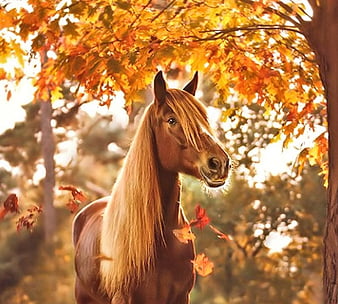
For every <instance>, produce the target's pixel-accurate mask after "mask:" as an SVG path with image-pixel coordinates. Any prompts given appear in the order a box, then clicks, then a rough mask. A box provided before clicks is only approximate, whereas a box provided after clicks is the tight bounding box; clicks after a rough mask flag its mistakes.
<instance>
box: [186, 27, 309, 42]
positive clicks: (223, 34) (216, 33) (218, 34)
mask: <svg viewBox="0 0 338 304" xmlns="http://www.w3.org/2000/svg"><path fill="white" fill-rule="evenodd" d="M260 30H280V31H291V32H295V33H297V34H301V35H303V33H302V32H301V31H300V30H299V29H298V28H297V27H292V26H285V25H269V24H255V25H248V26H244V27H241V26H237V27H232V28H229V29H224V30H207V31H201V32H200V33H212V32H213V33H214V34H213V35H211V36H209V37H206V38H198V37H196V36H189V37H186V38H193V37H194V38H196V40H197V41H210V40H218V39H223V38H225V37H226V36H229V35H230V34H232V33H235V32H238V31H260Z"/></svg>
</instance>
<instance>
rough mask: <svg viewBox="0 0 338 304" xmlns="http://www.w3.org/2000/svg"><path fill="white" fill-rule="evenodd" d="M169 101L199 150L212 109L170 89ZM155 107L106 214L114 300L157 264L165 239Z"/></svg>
mask: <svg viewBox="0 0 338 304" xmlns="http://www.w3.org/2000/svg"><path fill="white" fill-rule="evenodd" d="M166 103H167V105H168V106H169V107H170V108H171V109H172V110H173V112H174V113H175V115H176V116H177V117H178V119H179V120H180V123H181V125H182V128H183V132H184V134H185V136H186V138H187V140H188V142H189V143H191V144H192V145H193V146H194V147H196V148H197V149H198V148H199V147H200V146H201V140H200V133H201V129H204V130H206V131H208V132H210V133H211V130H210V127H209V124H208V121H207V115H206V109H205V107H204V106H203V104H202V103H200V102H199V101H197V100H196V99H195V98H194V97H192V95H190V94H188V93H186V92H184V91H181V90H176V89H169V90H168V91H167V96H166ZM154 115H155V106H154V105H153V104H152V105H150V106H149V107H148V109H147V110H146V112H145V114H144V117H143V119H142V121H141V123H140V126H139V128H138V131H137V133H136V135H135V137H134V140H133V142H132V145H131V147H130V149H129V152H128V154H127V156H126V159H125V162H124V165H123V168H122V169H121V172H120V173H119V176H118V178H117V181H116V183H115V185H114V187H113V190H112V196H111V200H110V202H109V203H108V205H107V208H106V210H105V212H104V215H103V224H102V232H101V238H100V248H101V256H102V257H103V258H102V260H101V265H100V275H101V287H102V288H103V290H104V291H105V292H107V293H108V295H109V296H110V297H111V298H112V297H113V296H114V294H116V293H119V292H122V293H124V292H127V291H128V289H129V287H130V286H133V285H135V284H137V282H139V281H140V280H141V279H142V277H143V275H144V273H145V271H146V270H147V269H149V267H151V266H152V265H153V262H154V258H155V254H156V253H155V240H156V238H158V237H162V226H163V225H162V223H163V214H162V205H161V198H160V194H161V193H160V187H159V180H158V167H157V163H156V155H154V153H155V150H156V149H155V140H154V136H153V131H152V124H153V123H154V121H153V117H154Z"/></svg>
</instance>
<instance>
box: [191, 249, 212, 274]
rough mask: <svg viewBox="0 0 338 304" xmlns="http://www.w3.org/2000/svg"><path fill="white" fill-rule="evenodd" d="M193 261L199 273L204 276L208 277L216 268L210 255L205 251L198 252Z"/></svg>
mask: <svg viewBox="0 0 338 304" xmlns="http://www.w3.org/2000/svg"><path fill="white" fill-rule="evenodd" d="M192 263H193V264H194V268H195V270H196V271H197V273H198V274H199V275H201V276H202V277H206V276H207V275H209V274H211V273H212V272H213V270H214V263H213V262H211V261H209V259H208V257H207V256H206V255H205V254H204V253H200V254H198V255H197V256H196V258H195V260H194V261H192Z"/></svg>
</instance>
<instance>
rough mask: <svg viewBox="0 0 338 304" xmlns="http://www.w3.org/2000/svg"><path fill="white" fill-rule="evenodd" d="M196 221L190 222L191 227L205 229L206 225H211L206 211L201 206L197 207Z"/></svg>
mask: <svg viewBox="0 0 338 304" xmlns="http://www.w3.org/2000/svg"><path fill="white" fill-rule="evenodd" d="M195 213H196V219H194V220H192V221H191V222H190V226H192V227H193V226H196V227H198V228H200V229H203V228H204V227H205V226H206V225H208V224H209V223H210V219H209V217H208V216H207V213H206V210H205V209H204V208H202V207H201V206H200V205H197V206H196V207H195Z"/></svg>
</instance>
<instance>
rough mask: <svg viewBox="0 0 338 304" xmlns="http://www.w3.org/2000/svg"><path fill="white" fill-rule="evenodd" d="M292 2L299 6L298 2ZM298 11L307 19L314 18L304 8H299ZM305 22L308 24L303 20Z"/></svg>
mask: <svg viewBox="0 0 338 304" xmlns="http://www.w3.org/2000/svg"><path fill="white" fill-rule="evenodd" d="M291 2H292V3H293V4H294V5H298V4H297V3H296V2H294V1H293V0H291ZM298 9H299V10H300V11H301V12H302V13H303V14H304V15H305V16H307V17H309V18H310V19H311V18H312V16H311V15H309V14H308V12H307V11H305V10H304V9H303V8H302V7H300V6H298ZM303 22H306V21H305V20H303Z"/></svg>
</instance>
